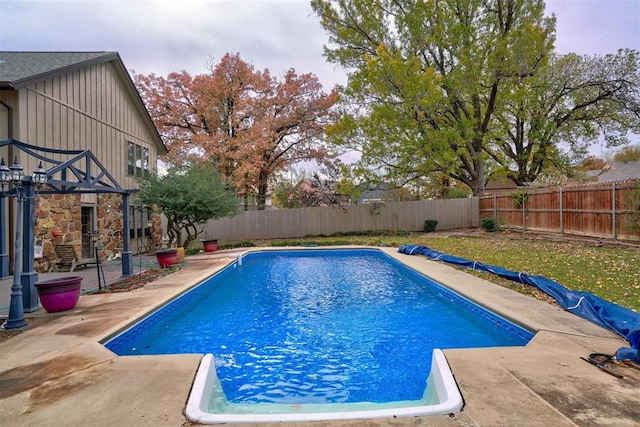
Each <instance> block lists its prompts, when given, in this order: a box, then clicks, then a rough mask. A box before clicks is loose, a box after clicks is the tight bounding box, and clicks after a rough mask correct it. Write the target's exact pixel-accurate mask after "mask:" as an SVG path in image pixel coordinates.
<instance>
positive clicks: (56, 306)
mask: <svg viewBox="0 0 640 427" xmlns="http://www.w3.org/2000/svg"><path fill="white" fill-rule="evenodd" d="M35 287H36V289H37V290H38V297H39V298H40V303H41V304H42V308H44V309H45V310H46V311H47V312H48V313H55V312H58V311H65V310H71V309H72V308H74V307H75V306H76V304H77V303H78V299H79V298H80V290H81V289H82V276H65V277H58V278H55V279H49V280H43V281H40V282H36V283H35Z"/></svg>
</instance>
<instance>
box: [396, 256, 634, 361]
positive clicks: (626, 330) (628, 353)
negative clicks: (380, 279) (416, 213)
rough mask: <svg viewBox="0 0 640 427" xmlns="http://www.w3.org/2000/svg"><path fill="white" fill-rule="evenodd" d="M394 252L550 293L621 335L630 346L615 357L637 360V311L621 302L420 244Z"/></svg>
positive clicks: (572, 309) (565, 305)
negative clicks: (421, 257)
mask: <svg viewBox="0 0 640 427" xmlns="http://www.w3.org/2000/svg"><path fill="white" fill-rule="evenodd" d="M398 252H400V253H403V254H407V255H423V256H425V257H427V258H429V259H431V260H434V261H443V262H446V263H449V264H454V265H459V266H463V267H467V268H471V269H473V270H479V271H484V272H487V273H491V274H495V275H496V276H500V277H504V278H505V279H508V280H511V281H513V282H520V283H524V284H526V285H530V286H533V287H535V288H538V289H540V290H541V291H542V292H544V293H546V294H548V295H550V296H552V297H553V298H554V299H555V300H556V301H557V303H558V305H560V307H562V308H563V309H565V310H566V311H569V312H571V313H573V314H575V315H578V316H580V317H582V318H583V319H586V320H589V321H590V322H593V323H595V324H596V325H599V326H602V327H603V328H606V329H610V330H612V331H614V332H616V333H617V334H619V335H621V336H622V337H624V338H625V339H626V340H627V341H629V343H630V344H631V348H628V347H621V348H620V349H618V351H616V354H615V356H616V358H618V359H619V360H635V361H640V353H639V352H638V345H639V344H640V314H639V313H636V312H635V311H633V310H631V309H628V308H626V307H623V306H621V305H618V304H615V303H612V302H609V301H606V300H604V299H602V298H600V297H598V296H596V295H593V294H591V293H589V292H585V291H572V290H570V289H567V288H566V287H564V286H563V285H561V284H560V283H558V282H555V281H553V280H551V279H548V278H546V277H543V276H534V275H530V274H526V273H517V272H514V271H510V270H506V269H504V268H501V267H495V266H492V265H485V264H483V263H481V262H478V261H470V260H468V259H465V258H460V257H456V256H452V255H447V254H443V253H442V252H438V251H436V250H433V249H430V248H428V247H426V246H421V245H403V246H400V248H399V249H398Z"/></svg>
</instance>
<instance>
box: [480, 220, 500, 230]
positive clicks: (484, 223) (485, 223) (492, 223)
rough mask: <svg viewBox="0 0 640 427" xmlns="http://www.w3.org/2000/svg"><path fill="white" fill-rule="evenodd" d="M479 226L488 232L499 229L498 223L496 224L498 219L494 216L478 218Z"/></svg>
mask: <svg viewBox="0 0 640 427" xmlns="http://www.w3.org/2000/svg"><path fill="white" fill-rule="evenodd" d="M480 227H482V229H483V230H484V231H488V232H493V231H498V229H500V225H499V224H498V219H497V218H495V217H493V218H482V219H481V220H480Z"/></svg>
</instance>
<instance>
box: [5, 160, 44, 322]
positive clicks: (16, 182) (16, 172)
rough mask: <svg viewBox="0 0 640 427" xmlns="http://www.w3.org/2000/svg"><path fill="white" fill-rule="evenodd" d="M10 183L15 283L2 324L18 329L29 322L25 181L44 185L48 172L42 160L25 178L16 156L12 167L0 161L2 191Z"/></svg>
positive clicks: (38, 185) (40, 185)
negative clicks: (23, 258) (23, 260)
mask: <svg viewBox="0 0 640 427" xmlns="http://www.w3.org/2000/svg"><path fill="white" fill-rule="evenodd" d="M10 183H12V184H13V192H11V193H8V194H7V195H8V196H9V197H15V198H16V202H17V206H16V211H17V212H16V236H15V242H14V247H15V250H14V253H13V285H12V286H11V303H10V305H9V317H8V318H7V320H6V322H4V324H3V325H2V327H3V328H4V329H18V328H22V327H25V326H26V325H27V322H26V321H25V320H24V309H23V306H22V284H21V283H20V274H19V273H20V245H21V241H20V239H21V235H20V228H21V227H22V204H23V202H24V200H25V193H24V188H23V185H24V183H31V184H32V185H35V186H36V187H37V188H40V187H42V186H43V185H45V184H46V183H47V173H46V171H45V170H44V169H43V168H42V162H40V165H39V166H38V167H37V168H36V169H35V170H34V171H33V175H32V176H31V177H27V178H25V176H24V171H23V168H22V166H21V165H20V163H18V158H17V157H16V158H15V160H14V162H13V164H12V165H11V167H7V165H6V164H5V162H4V158H3V159H2V162H0V186H1V187H2V192H4V189H5V187H6V186H8V185H9V184H10Z"/></svg>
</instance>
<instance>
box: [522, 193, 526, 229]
mask: <svg viewBox="0 0 640 427" xmlns="http://www.w3.org/2000/svg"><path fill="white" fill-rule="evenodd" d="M526 210H527V198H526V197H525V198H524V200H522V231H527V214H526Z"/></svg>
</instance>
